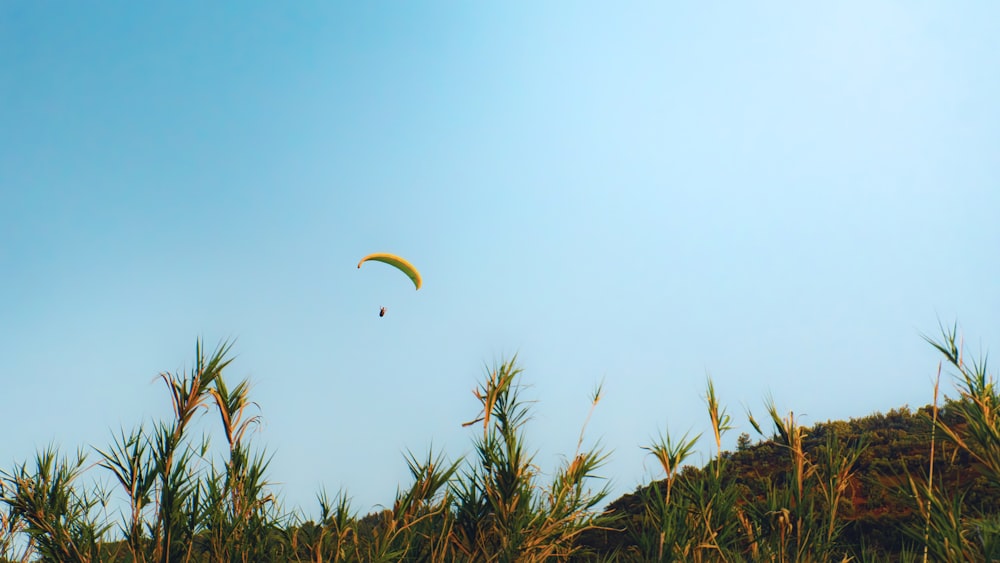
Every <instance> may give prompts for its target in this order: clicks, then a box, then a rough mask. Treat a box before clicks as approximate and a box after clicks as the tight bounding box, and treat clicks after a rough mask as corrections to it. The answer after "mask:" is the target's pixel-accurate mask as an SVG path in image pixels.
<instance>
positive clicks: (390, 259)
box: [358, 252, 423, 317]
mask: <svg viewBox="0 0 1000 563" xmlns="http://www.w3.org/2000/svg"><path fill="white" fill-rule="evenodd" d="M369 260H372V261H375V262H384V263H386V264H388V265H390V266H393V267H395V268H396V269H398V270H399V271H400V272H403V273H404V274H406V277H408V278H410V281H412V282H413V285H414V287H416V288H417V289H420V285H421V284H422V283H423V282H422V280H421V279H420V272H418V271H417V269H416V268H414V267H413V264H410V263H409V262H407V261H406V260H405V259H403V258H400V257H399V256H396V255H395V254H385V253H382V252H377V253H375V254H369V255H368V256H365V257H364V258H362V259H361V261H360V262H358V268H361V265H362V264H364V263H365V262H368V261H369ZM378 316H379V317H384V316H385V307H382V308H381V309H379V311H378Z"/></svg>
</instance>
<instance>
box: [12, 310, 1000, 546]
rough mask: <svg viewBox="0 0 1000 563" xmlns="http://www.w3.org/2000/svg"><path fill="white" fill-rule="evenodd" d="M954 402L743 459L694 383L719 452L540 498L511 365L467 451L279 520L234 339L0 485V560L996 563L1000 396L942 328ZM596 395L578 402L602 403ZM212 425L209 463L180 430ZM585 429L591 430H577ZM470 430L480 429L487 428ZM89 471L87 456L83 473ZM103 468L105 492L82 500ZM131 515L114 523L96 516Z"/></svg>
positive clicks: (771, 433) (792, 422)
mask: <svg viewBox="0 0 1000 563" xmlns="http://www.w3.org/2000/svg"><path fill="white" fill-rule="evenodd" d="M930 342H931V344H932V345H933V346H934V347H935V348H937V349H938V351H940V352H941V353H942V355H943V357H944V360H943V364H945V365H947V366H949V367H950V369H951V370H953V372H954V373H953V375H954V376H955V381H956V387H955V389H956V391H957V395H956V396H955V397H953V398H946V399H943V400H941V401H939V400H938V388H937V386H936V387H935V389H934V402H933V403H932V404H930V405H928V406H925V407H922V408H920V409H918V410H916V411H910V410H909V409H908V408H906V407H903V408H899V409H895V410H891V411H889V412H888V413H887V414H884V415H883V414H873V415H871V416H868V417H865V418H861V419H853V420H850V421H846V422H845V421H837V422H827V423H821V424H815V425H813V426H811V427H808V428H807V427H804V426H802V425H801V424H800V423H799V421H798V420H797V419H796V418H795V416H794V414H792V413H788V414H787V415H786V414H783V413H780V412H778V410H777V409H776V408H775V406H774V404H773V402H770V403H769V404H768V406H767V418H768V422H769V428H768V429H767V430H765V429H764V428H763V427H762V425H761V424H760V423H759V422H758V421H757V420H756V419H755V418H754V417H753V416H750V422H751V424H752V425H753V427H754V428H755V429H756V431H757V432H758V433H759V435H760V436H759V438H760V439H759V440H758V441H757V442H756V443H755V442H753V440H752V439H751V437H750V436H749V435H746V434H744V435H741V436H740V438H739V440H738V448H737V451H735V452H727V451H724V450H723V449H722V447H721V444H722V441H723V436H724V435H725V434H726V433H728V432H731V431H732V427H733V425H732V419H731V417H730V415H729V414H728V413H727V412H726V410H725V408H724V407H723V406H722V405H721V404H720V402H719V400H718V398H717V396H716V391H715V388H714V386H713V384H712V382H711V381H709V382H708V386H707V390H706V394H705V401H706V406H707V410H708V416H709V418H710V420H711V423H712V429H713V432H712V435H711V436H710V439H711V440H712V444H713V445H714V449H715V453H714V455H713V457H712V459H711V461H710V462H709V463H708V464H707V465H705V466H703V467H693V466H690V465H685V461H686V460H687V459H688V458H689V456H690V454H691V453H692V452H693V451H694V448H695V445H696V442H697V441H698V440H699V437H689V436H687V435H685V436H681V437H677V436H673V435H669V434H668V435H663V436H661V437H660V438H659V439H658V440H656V441H655V442H654V443H652V444H649V445H647V446H646V448H645V449H646V450H648V452H649V454H650V455H652V456H653V457H654V458H655V459H656V460H657V461H658V462H659V465H660V467H661V468H662V470H663V479H662V480H660V481H657V482H654V483H650V484H648V485H644V486H641V487H639V488H637V489H636V490H635V492H634V493H632V494H628V495H625V496H623V497H622V498H619V499H617V500H615V501H613V502H611V503H610V504H609V505H607V507H606V508H605V509H603V510H602V509H601V505H602V503H603V502H605V501H606V500H607V499H606V496H607V491H606V490H605V489H600V488H598V489H596V490H595V489H593V488H591V484H592V483H593V482H594V481H593V479H594V478H595V477H596V476H597V475H598V474H599V472H600V468H601V467H602V465H603V463H604V461H605V460H606V459H607V454H606V453H604V452H602V451H600V450H599V449H596V448H594V449H586V448H583V446H582V444H583V436H584V432H583V431H581V438H580V440H579V441H578V443H577V444H576V445H575V451H574V453H573V454H572V455H571V456H568V458H567V461H566V463H565V464H564V465H563V466H562V467H560V468H559V469H558V471H557V472H556V474H555V475H554V477H553V478H551V479H550V480H547V481H543V480H542V476H541V475H540V473H539V471H538V470H537V468H536V466H535V465H534V464H533V462H532V456H531V454H530V452H529V450H528V449H527V448H528V446H527V440H526V436H525V435H524V422H525V421H526V420H527V418H528V417H529V415H530V409H529V408H528V403H526V402H524V401H523V400H522V399H521V398H520V396H519V393H520V390H521V385H520V381H519V378H520V375H521V373H520V370H519V369H518V368H517V366H516V363H515V361H513V360H511V361H508V362H504V363H502V364H500V365H498V366H496V367H495V368H494V369H492V370H490V371H488V372H487V373H486V375H485V377H484V379H483V382H482V384H481V385H480V387H479V388H478V389H477V390H476V393H475V397H476V401H477V403H478V407H479V414H478V415H477V416H476V417H474V419H473V420H472V421H470V422H469V423H467V426H470V427H472V428H474V429H475V438H474V444H473V445H474V454H473V455H472V456H470V458H468V459H461V460H458V461H447V460H445V459H444V458H443V456H442V455H440V454H435V453H434V452H428V453H427V454H426V455H423V456H418V455H414V454H412V453H408V454H407V456H406V463H407V465H408V467H409V470H410V473H411V476H412V482H411V483H410V484H409V485H408V486H405V487H401V488H400V490H399V493H398V494H397V496H396V499H395V501H394V502H393V503H392V504H391V507H390V508H387V509H385V510H383V511H381V512H376V513H372V514H368V515H367V516H363V517H362V516H360V515H359V514H357V513H355V512H354V510H353V509H352V508H351V506H350V502H349V497H348V496H347V494H346V493H343V492H342V493H340V494H338V495H336V496H334V497H332V498H331V497H330V496H328V495H327V494H326V493H325V492H321V493H320V494H319V496H318V501H319V514H318V517H316V518H309V517H307V516H305V515H302V514H298V513H288V512H285V511H283V510H282V508H281V507H280V505H279V503H278V500H277V498H276V497H275V495H274V494H273V492H272V489H271V485H270V482H269V481H268V479H267V476H266V475H267V467H268V456H267V455H266V453H265V452H264V451H263V450H262V449H260V448H258V447H256V446H255V444H253V443H252V441H251V436H252V432H249V430H251V429H252V428H253V427H254V426H255V425H256V424H257V423H258V422H259V421H258V418H257V416H256V415H254V414H253V411H252V407H253V403H252V402H251V401H250V399H249V386H248V384H247V382H246V381H241V382H239V383H238V384H237V385H235V386H232V387H230V386H229V384H228V383H227V382H226V381H225V379H224V378H223V375H222V374H223V370H224V369H225V368H226V366H227V365H228V364H229V362H230V360H229V351H230V347H229V345H228V344H223V345H222V346H220V347H219V348H218V349H216V350H215V351H214V352H213V353H211V354H206V353H205V351H204V350H203V348H202V346H201V344H200V343H199V344H198V346H197V348H196V354H195V356H196V360H195V365H194V368H193V369H192V370H191V371H190V372H188V373H182V374H169V373H164V374H161V378H162V380H163V382H164V383H165V385H166V387H167V390H168V394H169V397H170V401H171V405H172V407H173V409H172V412H173V417H172V418H171V419H170V420H167V421H161V422H159V423H157V424H154V425H151V426H147V427H144V426H140V427H138V428H136V429H134V430H132V431H121V432H120V433H119V435H118V438H117V439H116V440H114V442H113V443H112V444H110V445H109V446H107V447H105V448H95V449H94V450H93V451H92V452H88V451H84V450H81V451H80V452H78V453H76V454H75V455H72V456H67V455H64V454H61V453H60V452H58V451H56V450H55V449H54V448H48V449H46V450H44V451H41V452H39V453H38V454H37V455H36V457H35V459H34V460H33V461H32V462H31V463H23V464H20V465H17V466H15V467H14V468H12V469H10V470H5V471H0V562H4V563H6V562H7V561H29V560H43V561H61V562H97V561H115V562H119V561H121V562H150V563H152V562H160V563H167V562H187V561H191V562H196V561H197V562H200V561H244V562H246V561H303V562H304V561H310V562H316V563H319V562H322V561H504V562H505V561H775V562H784V561H803V562H805V561H990V560H997V559H1000V503H998V500H1000V394H998V390H997V388H996V386H995V385H996V384H995V381H994V379H993V378H992V377H991V376H989V375H987V372H986V362H985V360H982V361H973V362H966V361H965V359H964V358H963V355H962V351H961V345H960V343H959V342H957V341H956V331H955V329H952V330H950V331H943V334H942V338H941V339H940V340H937V341H930ZM600 397H601V390H600V388H598V389H597V390H596V391H595V393H594V395H593V397H592V399H593V406H595V407H596V405H597V403H598V402H599V400H600ZM205 411H209V412H212V413H214V414H215V415H217V420H218V421H219V422H220V424H221V428H222V431H223V433H224V436H225V439H226V444H225V450H224V453H223V454H222V455H221V456H220V455H219V454H218V453H213V450H212V449H211V448H209V447H208V443H207V438H206V437H205V436H199V435H196V434H193V433H192V430H191V422H192V420H194V418H195V417H196V416H198V415H199V414H200V413H203V412H205ZM585 428H586V421H585V422H584V429H585ZM480 430H481V432H480ZM90 458H92V459H91V460H90V461H88V459H90ZM87 471H103V472H105V475H109V476H111V477H112V478H113V482H114V483H115V487H116V488H115V490H113V491H104V490H101V489H100V488H97V489H91V488H87V487H86V486H83V485H81V483H82V482H83V480H82V479H81V477H82V476H83V475H84V474H85V473H86V472H87ZM110 497H114V498H116V499H120V500H123V501H124V509H123V510H122V511H121V513H120V514H111V515H109V511H108V510H107V506H108V499H109V498H110Z"/></svg>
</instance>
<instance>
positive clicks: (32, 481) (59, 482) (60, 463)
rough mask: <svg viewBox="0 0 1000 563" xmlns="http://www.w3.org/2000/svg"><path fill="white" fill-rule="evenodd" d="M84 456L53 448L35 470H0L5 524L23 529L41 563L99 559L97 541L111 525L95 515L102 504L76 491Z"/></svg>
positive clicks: (39, 459)
mask: <svg viewBox="0 0 1000 563" xmlns="http://www.w3.org/2000/svg"><path fill="white" fill-rule="evenodd" d="M86 459H87V458H86V455H85V454H84V453H83V452H82V451H79V452H77V455H76V456H75V457H73V458H66V457H61V456H59V454H58V451H57V450H56V448H55V447H54V446H50V447H49V448H47V449H45V450H43V451H40V452H39V453H38V454H37V455H36V457H35V464H34V467H32V468H29V466H28V465H27V464H26V463H23V464H21V465H20V466H18V467H17V468H15V469H14V471H12V472H9V473H8V472H0V478H2V480H3V481H4V483H5V484H4V486H3V488H2V492H3V496H2V497H0V502H3V503H4V504H6V505H7V506H8V507H9V510H10V512H9V513H8V516H7V517H6V520H7V521H6V524H7V525H10V524H12V523H13V524H14V525H16V526H23V527H22V528H21V529H23V531H24V533H26V534H27V535H28V537H29V538H30V549H31V551H34V552H36V553H37V554H38V555H39V557H40V558H41V560H43V561H53V562H54V561H60V562H67V563H70V562H72V563H89V562H91V561H97V560H98V556H99V552H98V549H99V540H100V538H101V536H102V535H103V534H104V532H105V531H107V529H108V528H109V527H110V526H109V525H108V524H106V523H105V522H103V521H102V519H100V518H99V517H98V516H97V515H96V514H95V509H96V508H97V506H98V505H99V504H100V503H101V500H100V499H99V498H98V497H97V496H96V495H94V494H91V493H89V492H87V491H81V490H79V489H77V488H76V486H75V481H76V480H77V479H78V478H79V477H80V475H81V474H82V473H83V470H84V468H85V467H84V466H85V464H86Z"/></svg>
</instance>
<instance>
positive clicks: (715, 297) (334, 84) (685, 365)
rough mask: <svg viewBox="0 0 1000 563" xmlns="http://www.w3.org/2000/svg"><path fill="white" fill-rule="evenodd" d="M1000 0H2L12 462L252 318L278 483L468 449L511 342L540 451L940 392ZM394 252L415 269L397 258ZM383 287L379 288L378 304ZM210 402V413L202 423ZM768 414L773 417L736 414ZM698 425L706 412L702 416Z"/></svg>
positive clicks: (992, 140) (961, 311) (977, 206)
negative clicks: (479, 391) (492, 375)
mask: <svg viewBox="0 0 1000 563" xmlns="http://www.w3.org/2000/svg"><path fill="white" fill-rule="evenodd" d="M997 21H1000V4H996V3H993V2H968V3H963V4H962V6H961V7H958V6H956V5H954V3H949V2H914V1H900V2H881V1H879V2H870V1H859V2H849V1H844V2H833V3H824V4H823V5H817V4H815V3H810V5H809V6H808V7H807V6H805V5H803V4H802V3H797V2H755V3H704V2H692V3H683V4H682V3H673V2H649V3H642V2H628V3H618V2H613V3H612V2H608V3H587V2H558V1H552V2H541V3H536V2H493V3H487V2H364V3H360V2H337V3H335V2H295V3H274V2H228V3H227V2H213V3H204V2H160V3H148V2H147V3H133V2H87V3H79V2H28V1H17V0H15V1H7V2H3V3H0V390H2V391H0V392H2V396H3V401H2V403H3V407H2V410H0V428H2V429H3V430H2V435H3V438H2V440H0V465H2V466H3V467H10V466H11V465H12V464H13V463H14V462H15V461H19V460H24V459H26V458H30V457H31V456H33V455H34V452H35V450H36V448H40V447H44V446H45V445H47V444H48V443H50V442H53V441H54V442H55V443H57V444H59V445H61V446H62V447H63V448H65V449H66V450H72V449H73V448H75V447H77V446H88V445H93V446H99V447H104V446H106V445H107V444H108V443H109V441H110V438H111V436H112V434H113V433H115V432H118V430H119V429H120V428H125V429H129V428H132V427H133V426H135V425H137V424H139V423H142V422H143V421H146V422H148V421H150V420H154V419H158V418H160V417H162V416H165V415H167V414H168V413H169V407H168V402H167V401H168V397H167V395H166V393H165V391H164V388H163V386H162V383H160V382H159V381H154V378H155V377H156V374H157V373H159V372H161V371H177V370H182V369H185V368H187V367H190V366H191V363H192V360H193V353H194V344H195V341H196V339H197V338H198V337H203V338H204V339H205V341H206V342H207V343H208V344H209V345H214V344H215V343H217V342H218V341H220V340H222V339H226V338H234V339H236V344H235V347H234V351H235V352H236V354H237V358H236V360H235V362H234V363H233V365H232V366H231V368H230V369H229V371H228V377H229V379H230V380H231V381H236V380H237V379H240V378H243V377H249V378H250V379H251V380H252V381H253V383H254V388H253V392H254V395H253V398H254V399H255V400H256V401H257V402H258V403H259V405H260V413H261V415H262V416H263V419H264V422H265V423H264V425H263V426H262V428H261V429H260V432H259V433H257V434H256V435H255V436H254V440H255V441H256V443H257V444H259V445H261V446H266V447H267V449H268V450H269V451H270V452H272V453H273V455H274V457H273V462H272V465H271V471H270V476H271V477H272V479H273V480H275V481H276V482H278V483H279V486H280V489H279V490H280V492H281V493H282V495H283V497H284V499H285V502H286V504H287V506H288V507H289V508H294V507H296V506H300V507H303V508H304V509H305V510H307V511H313V510H314V509H313V504H314V503H313V498H314V495H315V493H316V492H317V491H318V490H319V489H320V487H321V486H325V487H326V488H327V489H329V490H330V491H331V492H333V491H336V490H337V489H339V488H341V487H343V488H346V489H347V490H348V491H349V492H350V493H351V494H352V495H353V496H354V499H355V502H356V506H357V508H358V509H359V510H361V511H362V512H367V511H368V510H370V509H372V508H373V507H374V506H375V505H376V504H390V503H391V501H392V498H393V495H394V493H395V491H396V488H397V486H400V485H406V484H408V482H407V471H406V464H405V462H404V459H403V453H404V452H405V451H406V450H408V449H409V450H413V451H414V452H417V453H418V454H422V453H424V452H426V451H427V449H428V448H429V447H431V446H432V445H433V447H434V448H435V449H436V450H437V449H441V450H444V451H445V452H446V453H447V454H448V455H449V456H451V457H453V458H454V457H457V456H459V455H462V454H464V453H468V452H469V451H470V450H471V438H472V436H473V434H474V431H473V430H470V429H463V428H461V423H462V422H465V421H467V420H470V419H472V418H473V417H474V416H475V414H476V412H477V408H476V407H477V403H476V402H475V399H474V397H473V396H472V394H471V390H472V389H473V387H474V386H475V385H476V384H477V382H478V381H479V379H480V378H481V376H482V374H483V372H484V368H485V367H486V366H488V365H490V364H492V363H493V362H494V361H497V360H501V359H504V358H508V357H510V356H512V355H513V354H515V353H517V354H518V358H519V360H520V363H521V365H522V367H523V368H524V369H525V372H524V382H525V383H527V384H529V385H530V386H531V387H530V388H529V389H528V390H527V396H528V397H530V398H532V399H534V400H537V403H536V405H535V407H536V411H535V412H536V415H535V417H534V419H533V421H532V422H531V424H530V425H529V427H528V439H529V442H530V444H531V445H532V446H533V447H534V448H535V449H536V450H537V452H538V453H537V457H536V462H537V463H538V466H539V467H540V468H541V469H542V470H543V471H545V472H551V471H552V469H553V468H554V467H555V466H556V465H557V463H558V462H559V461H560V459H561V457H560V456H561V455H571V454H572V453H573V451H574V448H575V447H576V440H577V436H578V433H579V431H580V426H581V424H582V423H583V421H584V419H585V418H586V415H587V410H588V408H589V403H588V400H589V399H588V397H589V395H590V393H591V392H592V391H593V389H594V387H595V385H597V384H598V383H599V382H600V381H602V380H603V381H604V391H605V396H604V398H603V400H602V402H601V404H600V405H599V406H598V409H597V411H596V413H595V414H594V418H593V419H592V420H591V423H590V426H589V428H588V433H587V436H588V438H587V441H586V443H587V444H592V443H594V442H595V441H600V442H601V443H602V444H603V445H604V447H606V448H607V449H609V450H611V451H612V457H611V461H610V462H609V464H608V465H607V466H606V467H605V469H604V474H605V475H607V476H608V477H609V478H611V480H612V486H613V491H614V493H615V496H617V495H618V494H620V493H622V492H627V491H631V490H632V489H634V488H635V486H637V485H639V484H640V483H644V482H646V481H648V480H649V479H652V478H656V477H659V475H658V474H657V473H656V471H655V469H656V467H655V463H654V462H653V460H651V459H648V458H646V457H645V456H644V453H645V452H643V451H642V450H641V449H640V446H642V445H644V444H648V443H649V441H650V439H651V438H653V437H655V436H656V435H657V434H658V433H660V432H663V431H665V430H666V429H667V428H669V429H670V431H671V432H675V433H678V434H680V433H683V432H685V431H688V430H690V431H692V432H694V433H697V432H703V431H706V430H708V418H707V416H706V414H705V408H704V402H703V400H702V399H701V395H702V394H703V392H704V389H705V380H706V376H707V375H708V374H711V376H712V377H713V379H714V381H715V384H716V388H717V391H718V393H719V395H720V398H721V400H722V401H723V403H724V404H725V405H727V406H728V409H729V412H730V413H731V414H732V415H733V416H734V418H735V422H736V426H737V429H736V430H735V431H734V432H733V433H732V434H731V435H730V436H729V437H728V440H727V444H726V445H727V446H729V447H733V446H734V444H735V441H736V437H737V436H738V434H739V432H741V431H751V430H750V428H749V425H748V424H747V423H746V418H745V416H744V410H745V408H750V409H751V410H753V411H755V412H757V413H758V414H762V411H763V409H762V407H761V405H762V402H763V401H762V400H763V398H764V397H765V396H766V395H768V394H769V393H770V394H772V395H773V396H774V399H775V401H776V402H777V404H778V406H779V408H781V409H782V410H783V411H788V410H794V411H795V412H796V414H797V415H799V416H801V417H802V420H803V421H804V422H805V423H806V424H812V423H815V422H822V421H826V420H828V419H840V418H848V417H852V416H863V415H866V414H869V413H871V412H873V411H883V412H884V411H887V410H889V409H891V408H894V407H898V406H901V405H904V404H908V405H910V406H913V407H916V406H920V405H923V404H926V403H929V402H930V401H931V397H932V380H933V376H934V373H935V371H936V367H937V361H938V358H937V356H936V355H935V353H934V352H933V350H932V349H931V348H930V347H929V346H928V345H927V344H925V343H924V342H923V341H922V340H921V337H920V335H921V333H927V334H931V335H934V334H936V333H937V330H938V321H939V319H940V320H941V321H942V322H944V323H946V324H949V325H950V324H951V323H952V322H954V321H956V320H957V321H958V322H959V324H960V326H961V327H962V328H963V331H964V334H966V337H967V340H966V342H967V344H969V345H970V347H971V348H972V350H974V351H975V350H978V349H980V347H982V348H984V349H989V348H990V347H991V346H992V348H993V350H994V351H996V350H998V347H1000V327H998V325H997V319H998V313H1000V291H998V290H1000V261H998V248H1000V223H998V211H1000V104H998V103H997V102H998V100H1000V63H998V59H997V54H998V53H1000V35H998V34H997V33H996V22H997ZM377 251H382V252H395V253H398V254H400V255H403V256H405V257H407V258H409V259H410V260H411V261H412V262H413V263H415V264H416V265H417V267H418V268H420V270H421V271H422V273H423V277H424V287H423V288H422V289H421V290H420V291H419V292H414V291H413V288H412V286H411V285H409V281H408V280H406V278H405V277H403V276H402V275H399V274H398V272H395V271H393V270H391V269H390V268H389V267H387V266H384V265H381V264H375V265H371V267H367V266H366V267H365V268H362V269H361V270H358V269H357V268H356V267H355V266H356V264H357V262H358V260H359V259H360V258H361V257H362V256H364V255H365V254H368V253H370V252H377ZM381 306H386V307H387V308H388V313H387V315H386V317H385V318H379V317H378V310H379V307H381ZM214 423H215V420H214V418H206V419H205V421H204V424H203V425H202V428H212V427H213V426H214ZM751 432H752V431H751ZM699 451H700V452H702V453H701V454H700V455H701V457H700V460H702V461H704V460H707V456H708V455H709V451H710V448H709V444H708V442H707V441H703V442H702V447H701V448H700V449H699Z"/></svg>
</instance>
